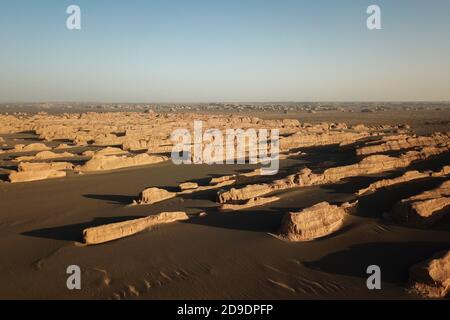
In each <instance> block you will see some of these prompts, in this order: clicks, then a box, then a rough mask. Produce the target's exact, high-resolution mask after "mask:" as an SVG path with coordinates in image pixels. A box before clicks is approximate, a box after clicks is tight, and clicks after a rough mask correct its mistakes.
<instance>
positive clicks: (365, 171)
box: [217, 146, 449, 203]
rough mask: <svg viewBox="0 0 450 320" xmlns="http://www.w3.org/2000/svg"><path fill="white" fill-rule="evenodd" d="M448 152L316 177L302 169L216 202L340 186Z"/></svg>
mask: <svg viewBox="0 0 450 320" xmlns="http://www.w3.org/2000/svg"><path fill="white" fill-rule="evenodd" d="M448 150H449V149H448V147H447V146H445V147H440V148H436V147H427V148H423V149H422V150H421V151H410V152H407V153H405V154H403V155H401V156H399V157H390V156H386V155H372V156H369V157H366V158H364V159H363V160H361V161H360V162H358V163H356V164H352V165H348V166H340V167H333V168H329V169H326V170H325V171H324V172H323V173H321V174H320V173H317V174H316V173H313V172H312V170H310V169H308V168H303V169H301V170H300V171H299V172H298V173H297V174H293V175H289V176H287V177H285V178H283V179H278V180H275V181H273V182H271V183H260V184H251V185H247V186H245V187H242V188H239V189H237V188H232V189H231V190H229V191H221V192H219V193H218V195H217V198H218V202H219V203H227V202H230V201H240V200H249V199H252V198H257V197H261V196H264V195H267V194H269V193H272V192H275V191H280V190H287V189H292V188H299V187H307V186H317V185H325V184H332V183H337V182H340V181H342V180H343V179H345V178H350V177H357V176H364V175H370V174H377V173H383V172H387V171H389V170H394V169H399V168H406V167H408V166H409V165H411V164H412V163H413V162H414V161H419V160H425V159H428V158H430V157H432V156H435V155H439V154H442V153H445V152H448Z"/></svg>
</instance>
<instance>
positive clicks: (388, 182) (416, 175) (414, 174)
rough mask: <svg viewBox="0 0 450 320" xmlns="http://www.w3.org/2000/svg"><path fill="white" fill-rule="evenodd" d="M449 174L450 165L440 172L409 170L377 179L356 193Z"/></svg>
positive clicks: (362, 193)
mask: <svg viewBox="0 0 450 320" xmlns="http://www.w3.org/2000/svg"><path fill="white" fill-rule="evenodd" d="M449 174H450V166H445V167H443V168H442V170H440V171H438V172H431V171H427V172H420V171H417V170H414V171H407V172H405V173H404V174H403V175H401V176H400V177H397V178H392V179H383V180H380V181H376V182H374V183H372V184H370V185H369V186H368V187H367V188H364V189H360V190H359V191H358V192H357V193H356V194H357V195H364V194H366V193H370V192H375V191H377V190H379V189H383V188H387V187H390V186H394V185H398V184H402V183H405V182H410V181H414V180H418V179H423V178H430V177H433V178H438V177H443V176H446V175H449Z"/></svg>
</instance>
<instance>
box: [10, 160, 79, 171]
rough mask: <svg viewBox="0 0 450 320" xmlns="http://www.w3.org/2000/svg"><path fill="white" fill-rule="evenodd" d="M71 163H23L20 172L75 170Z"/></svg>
mask: <svg viewBox="0 0 450 320" xmlns="http://www.w3.org/2000/svg"><path fill="white" fill-rule="evenodd" d="M73 167H74V166H73V164H72V163H70V162H21V163H20V164H19V166H18V171H19V172H25V171H45V170H58V171H61V170H73Z"/></svg>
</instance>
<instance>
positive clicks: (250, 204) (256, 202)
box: [219, 197, 280, 211]
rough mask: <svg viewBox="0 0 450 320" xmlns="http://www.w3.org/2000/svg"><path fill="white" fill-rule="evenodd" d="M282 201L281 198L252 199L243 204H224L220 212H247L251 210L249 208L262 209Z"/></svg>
mask: <svg viewBox="0 0 450 320" xmlns="http://www.w3.org/2000/svg"><path fill="white" fill-rule="evenodd" d="M278 200H280V198H278V197H267V198H265V197H261V198H252V199H250V200H247V201H245V202H244V203H242V204H231V203H225V204H222V205H221V206H220V207H219V210H220V211H239V210H245V209H249V208H254V207H260V206H263V205H266V204H268V203H271V202H275V201H278Z"/></svg>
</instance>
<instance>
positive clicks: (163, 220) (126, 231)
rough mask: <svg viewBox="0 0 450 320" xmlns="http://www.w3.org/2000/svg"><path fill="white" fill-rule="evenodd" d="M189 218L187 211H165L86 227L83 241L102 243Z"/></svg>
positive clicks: (92, 243)
mask: <svg viewBox="0 0 450 320" xmlns="http://www.w3.org/2000/svg"><path fill="white" fill-rule="evenodd" d="M188 219H189V217H188V215H187V214H186V212H163V213H160V214H158V215H153V216H148V217H146V218H141V219H136V220H130V221H125V222H119V223H112V224H108V225H104V226H100V227H94V228H89V229H86V230H84V231H83V241H84V243H86V244H88V245H95V244H101V243H105V242H109V241H113V240H117V239H121V238H125V237H129V236H131V235H134V234H137V233H139V232H142V231H144V230H147V229H150V228H152V227H154V226H158V225H162V224H167V223H172V222H176V221H182V220H188Z"/></svg>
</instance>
